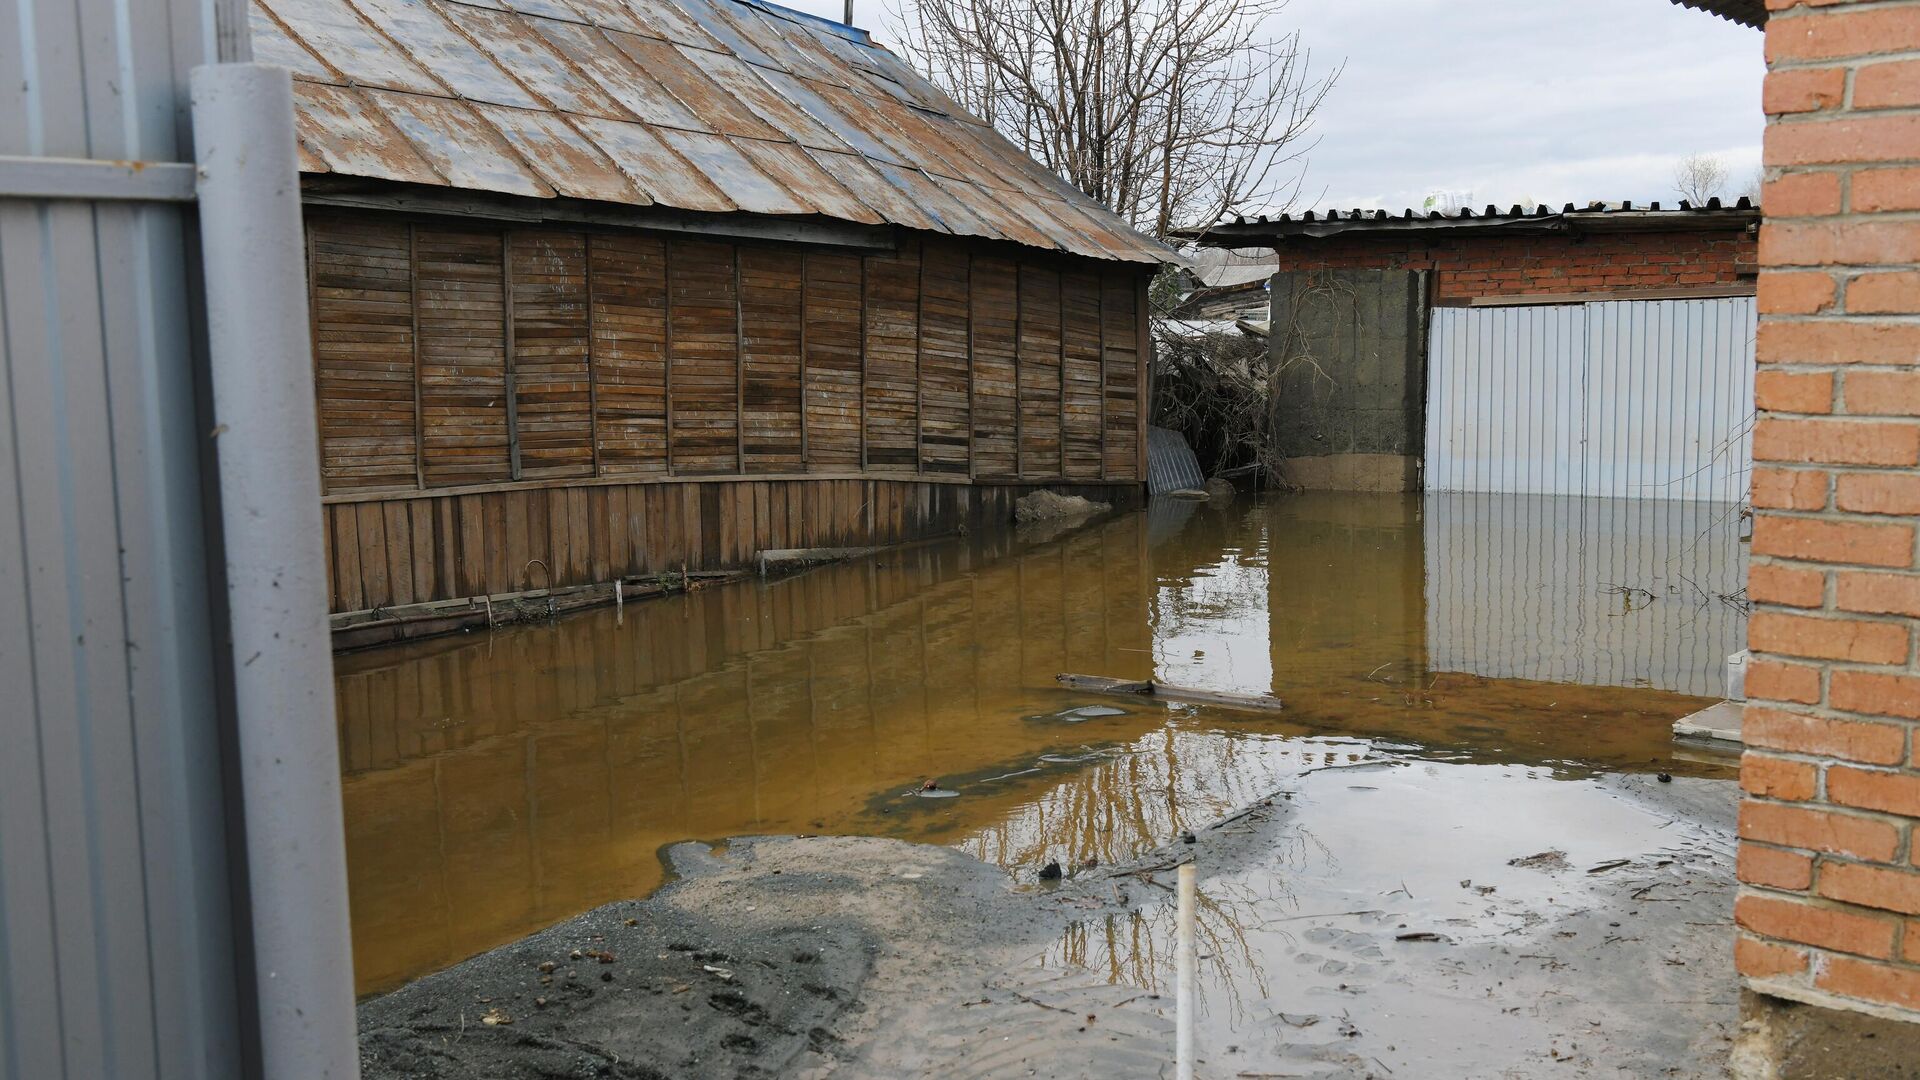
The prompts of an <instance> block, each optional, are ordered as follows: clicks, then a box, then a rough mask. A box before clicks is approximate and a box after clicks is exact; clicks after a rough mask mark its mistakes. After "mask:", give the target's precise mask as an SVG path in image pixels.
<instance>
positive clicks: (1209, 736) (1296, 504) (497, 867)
mask: <svg viewBox="0 0 1920 1080" xmlns="http://www.w3.org/2000/svg"><path fill="white" fill-rule="evenodd" d="M1545 502H1546V503H1548V504H1551V503H1553V502H1554V501H1553V500H1546V501H1545ZM1495 503H1496V504H1495V505H1491V506H1468V505H1465V504H1462V503H1458V502H1452V501H1448V502H1436V501H1434V499H1432V498H1430V499H1429V500H1427V501H1426V502H1424V503H1423V502H1422V500H1420V499H1418V498H1404V497H1397V496H1383V497H1364V496H1332V497H1297V498H1289V499H1272V500H1241V501H1239V502H1236V503H1233V504H1231V505H1229V506H1227V507H1224V508H1221V507H1217V506H1213V505H1208V506H1191V505H1186V506H1179V505H1169V506H1162V507H1160V508H1157V509H1155V510H1153V511H1150V512H1149V513H1144V514H1134V515H1128V516H1123V517H1120V518H1117V519H1114V520H1111V521H1107V522H1104V523H1100V524H1096V525H1094V526H1091V527H1089V528H1086V529H1083V530H1079V531H1075V532H1071V533H1069V534H1067V535H1066V536H1064V537H1062V538H1060V539H1056V540H1051V541H1043V542H1034V541H1033V540H1032V539H1031V538H1016V537H1012V536H1001V537H996V538H992V539H973V540H958V541H953V542H948V543H942V544H935V545H927V546H922V547H917V548H911V549H905V550H900V551H894V552H888V553H886V554H883V555H880V556H877V557H874V558H871V559H866V560H862V561H857V562H853V563H847V564H841V565H836V566H828V567H822V568H818V569H816V570H813V571H811V572H809V573H807V574H804V575H801V576H799V577H796V578H791V579H788V580H784V581H779V582H773V583H769V584H765V585H762V584H758V583H742V584H737V585H726V586H717V587H714V588H710V589H705V590H700V591H697V592H695V593H693V594H690V595H685V596H678V597H673V598H669V599H664V600H654V601H648V602H644V603H637V604H633V605H629V606H628V607H627V608H626V610H625V611H624V612H620V613H616V612H614V611H610V610H602V611H597V612H592V613H587V614H583V615H578V616H574V617H571V618H567V619H563V620H560V621H558V622H556V623H553V624H550V625H535V626H525V627H516V628H510V629H503V630H500V631H497V632H494V633H491V634H486V635H475V636H463V637H457V638H451V639H442V640H439V641H432V642H424V643H420V644H417V645H412V646H406V647H401V648H395V649H386V650H381V651H378V652H370V653H363V654H355V655H346V656H342V657H341V658H339V661H338V663H337V665H336V668H337V677H336V687H337V691H338V699H339V731H340V740H341V755H342V761H343V763H344V769H345V777H344V789H345V791H344V797H345V804H346V805H345V809H346V818H347V829H348V849H349V850H348V859H349V869H350V881H351V887H352V900H353V916H354V935H355V964H356V970H357V972H358V973H359V979H360V986H361V990H362V991H363V992H374V991H378V990H382V989H386V988H390V987H392V986H395V985H398V984H399V983H401V982H404V981H405V980H407V979H409V978H413V977H416V976H418V975H420V974H422V973H425V972H427V971H431V970H435V969H437V968H439V967H443V966H445V965H447V964H449V963H452V962H454V961H457V960H459V959H461V958H463V957H465V956H468V955H472V954H473V953H476V952H479V951H482V950H484V949H487V948H490V947H492V946H494V945H497V944H500V943H503V942H505V941H509V940H512V939H514V938H516V937H519V936H521V935H523V934H526V933H528V932H531V931H532V930H535V929H537V928H539V927H542V926H545V925H548V924H550V923H552V922H555V921H558V920H560V919H563V918H566V917H568V916H570V915H573V914H576V913H578V912H580V911H583V910H586V909H587V908H590V907H593V906H596V905H598V904H600V903H604V902H607V901H609V900H613V899H618V898H624V897H629V896H633V895H636V894H642V893H645V892H647V891H649V890H651V889H652V888H654V887H656V886H657V885H658V884H660V882H661V880H662V873H663V871H662V868H661V865H660V862H659V859H658V851H659V849H660V848H661V847H662V846H663V845H665V844H669V843H673V842H676V841H679V840H684V839H693V838H707V839H718V838H721V837H725V836H729V835H739V834H744V833H756V832H757V833H780V832H858V833H869V834H882V835H896V836H902V837H907V838H910V839H916V840H932V841H938V842H946V843H953V844H957V845H959V846H961V847H962V848H964V849H965V850H968V851H970V852H972V853H974V854H976V855H978V856H980V857H982V858H985V859H989V860H991V861H994V862H997V863H999V864H1001V865H1004V866H1007V867H1009V868H1011V869H1014V870H1016V871H1018V872H1031V870H1032V869H1034V868H1037V867H1038V866H1039V865H1042V864H1044V862H1046V861H1048V860H1050V859H1059V860H1061V861H1062V862H1063V863H1065V864H1067V865H1077V864H1078V863H1080V862H1083V861H1084V860H1086V859H1098V860H1101V861H1112V860H1115V859H1120V858H1125V857H1127V856H1128V855H1131V854H1134V853H1136V852H1138V851H1140V850H1142V849H1145V848H1148V847H1152V846H1154V845H1157V844H1160V843H1164V842H1165V841H1166V840H1167V839H1169V838H1170V837H1172V836H1176V835H1178V833H1179V832H1180V831H1181V830H1183V829H1187V828H1193V827H1196V826H1198V825H1200V824H1202V823H1204V822H1206V821H1209V820H1212V819H1213V818H1216V817H1218V816H1219V815H1220V814H1222V813H1225V812H1227V811H1228V810H1230V809H1232V808H1235V807H1238V806H1242V805H1245V804H1247V803H1248V802H1251V801H1254V800H1257V799H1260V798H1263V797H1265V796H1266V795H1268V794H1270V793H1272V792H1273V791H1275V790H1277V789H1279V788H1281V787H1283V786H1284V785H1285V784H1286V783H1287V782H1288V778H1290V777H1296V776H1298V775H1300V774H1301V772H1302V771H1303V770H1306V769H1310V768H1313V767H1316V766H1324V765H1328V764H1340V763H1343V762H1350V761H1352V760H1353V759H1354V758H1355V757H1356V756H1357V755H1361V754H1364V753H1366V752H1367V750H1368V748H1369V747H1370V746H1372V745H1376V744H1379V743H1383V742H1384V743H1386V744H1390V745H1394V746H1412V745H1418V746H1421V747H1423V748H1425V749H1424V751H1423V752H1425V753H1429V754H1432V755H1435V756H1439V757H1443V758H1452V759H1458V760H1477V761H1509V762H1551V763H1554V765H1555V768H1556V769H1557V770H1558V771H1560V772H1576V773H1577V772H1578V771H1580V770H1581V769H1591V768H1597V767H1607V766H1615V767H1629V765H1630V767H1634V768H1642V769H1645V768H1655V767H1659V768H1668V769H1689V768H1695V769H1698V768H1707V769H1711V768H1714V767H1713V766H1691V765H1689V764H1688V763H1686V762H1682V761H1675V760H1673V758H1672V755H1671V752H1670V748H1669V745H1668V740H1667V738H1666V727H1665V726H1666V725H1667V724H1668V723H1670V722H1671V720H1672V719H1673V718H1674V717H1675V716H1677V715H1680V714H1681V713H1683V712H1686V711H1688V710H1690V709H1691V708H1693V707H1696V706H1697V704H1698V702H1697V701H1696V700H1695V699H1693V698H1690V697H1684V696H1682V695H1680V694H1676V693H1671V692H1663V691H1660V690H1640V691H1634V692H1622V691H1620V690H1618V689H1614V688H1611V687H1614V686H1653V687H1666V688H1668V689H1670V690H1685V691H1689V692H1692V693H1701V692H1707V693H1712V692H1716V691H1717V684H1715V683H1714V682H1713V679H1714V678H1715V677H1716V676H1715V674H1714V673H1715V672H1717V670H1718V668H1717V667H1716V666H1715V665H1712V664H1709V663H1707V662H1706V659H1705V658H1704V657H1705V656H1706V654H1708V653H1711V652H1713V651H1715V650H1717V651H1718V654H1719V655H1720V656H1724V655H1725V653H1726V652H1728V651H1731V649H1732V648H1737V647H1738V645H1737V642H1738V639H1739V636H1740V633H1741V623H1742V619H1741V615H1740V612H1739V611H1738V610H1737V608H1735V607H1733V606H1732V605H1730V604H1727V603H1724V602H1721V601H1719V600H1718V599H1715V600H1714V602H1712V603H1689V604H1687V605H1686V606H1685V612H1684V613H1683V612H1682V607H1683V603H1682V601H1681V600H1679V599H1676V596H1677V595H1679V594H1676V593H1673V592H1670V591H1667V585H1668V584H1670V583H1672V582H1677V581H1680V580H1682V579H1683V578H1684V579H1688V580H1692V581H1694V582H1698V583H1700V585H1701V587H1702V588H1703V589H1713V588H1716V587H1720V586H1721V585H1724V583H1725V582H1726V581H1729V580H1735V581H1737V580H1738V576H1737V575H1738V572H1739V571H1738V567H1737V560H1738V558H1739V557H1740V555H1739V547H1738V544H1737V543H1735V542H1734V540H1733V537H1732V534H1731V528H1727V529H1722V530H1721V531H1720V532H1718V533H1709V534H1707V535H1705V537H1704V538H1701V539H1697V540H1696V539H1694V538H1693V537H1688V539H1689V540H1693V541H1694V542H1692V544H1691V546H1686V545H1681V544H1678V542H1677V541H1665V540H1663V541H1660V542H1659V543H1649V544H1648V546H1646V548H1645V551H1646V552H1647V554H1644V555H1642V554H1633V555H1630V556H1619V557H1614V556H1610V555H1609V553H1610V552H1616V551H1618V550H1622V549H1623V545H1624V544H1625V541H1622V540H1621V539H1620V535H1619V534H1618V533H1609V532H1608V531H1607V530H1606V529H1605V528H1599V527H1596V528H1595V529H1593V530H1591V531H1589V532H1588V533H1584V534H1581V535H1582V536H1584V537H1585V539H1583V540H1581V541H1580V542H1579V543H1573V542H1572V541H1570V540H1567V541H1564V542H1563V540H1562V539H1558V538H1560V537H1561V534H1562V532H1563V531H1564V530H1565V529H1567V528H1568V521H1569V519H1568V518H1567V517H1566V516H1565V514H1563V513H1562V512H1560V511H1559V509H1558V508H1556V507H1552V506H1548V507H1546V509H1545V510H1543V509H1542V508H1541V506H1540V504H1538V503H1535V504H1534V505H1533V506H1532V507H1531V508H1530V507H1529V506H1528V505H1522V504H1521V503H1519V502H1509V503H1506V504H1499V503H1498V501H1497V500H1496V501H1495ZM1546 510H1552V511H1553V512H1551V513H1549V512H1546ZM1473 515H1481V516H1482V517H1483V518H1487V519H1489V520H1498V521H1500V522H1501V523H1502V524H1501V525H1500V527H1499V528H1498V529H1496V530H1487V531H1482V532H1479V533H1476V532H1475V530H1474V529H1473V528H1472V527H1471V524H1470V523H1471V520H1472V517H1473ZM1528 515H1537V517H1536V518H1533V519H1532V520H1538V521H1540V522H1541V523H1542V524H1541V525H1540V526H1539V528H1541V529H1544V530H1546V531H1547V532H1548V533H1550V534H1552V537H1550V538H1549V539H1547V540H1536V541H1528V542H1524V543H1523V542H1521V541H1520V540H1518V539H1514V538H1516V537H1520V536H1522V535H1524V534H1525V522H1526V521H1527V520H1530V519H1529V516H1528ZM1579 520H1585V521H1604V520H1611V519H1606V518H1604V516H1599V517H1596V516H1589V517H1588V518H1585V519H1579ZM1648 520H1649V519H1647V518H1645V517H1639V518H1634V517H1629V518H1628V519H1625V521H1624V524H1621V525H1619V529H1622V530H1624V531H1625V535H1626V537H1627V539H1628V540H1631V541H1633V542H1635V543H1639V542H1642V541H1644V540H1645V537H1644V533H1640V532H1635V530H1637V529H1638V530H1644V529H1645V528H1648V527H1649V526H1648V525H1647V521H1648ZM1698 524H1700V522H1699V521H1697V520H1693V519H1688V520H1685V521H1680V520H1678V519H1676V521H1675V522H1673V523H1670V527H1669V529H1668V532H1667V533H1664V534H1662V535H1670V536H1673V537H1680V536H1683V535H1684V534H1686V533H1687V531H1688V530H1689V529H1692V528H1694V527H1695V526H1696V525H1698ZM1496 541H1498V542H1496ZM1634 550H1635V551H1636V552H1637V551H1639V550H1640V549H1634ZM1534 553H1547V554H1549V555H1550V556H1551V558H1548V559H1547V560H1546V561H1545V562H1537V561H1529V560H1533V559H1534V558H1535V555H1534ZM1610 558H1611V559H1612V561H1609V559H1610ZM1620 558H1627V559H1628V560H1629V562H1632V561H1633V560H1639V561H1641V562H1650V563H1657V564H1658V565H1657V566H1631V565H1629V566H1626V567H1625V568H1624V569H1622V564H1621V563H1620ZM1556 560H1557V561H1556ZM1710 567H1712V568H1714V569H1710ZM1631 570H1646V571H1648V574H1647V576H1644V577H1638V578H1636V577H1634V576H1633V574H1631V573H1629V572H1627V571H1631ZM1716 574H1718V575H1719V576H1715V575H1716ZM1728 575H1732V576H1731V577H1729V576H1728ZM1615 578H1618V579H1621V580H1619V581H1617V582H1616V581H1615V580H1614V579H1615ZM1632 581H1646V582H1649V583H1652V584H1648V585H1645V586H1643V587H1644V588H1647V589H1648V590H1649V591H1650V592H1652V594H1653V595H1654V596H1655V599H1654V600H1652V601H1650V602H1647V603H1645V604H1643V605H1642V606H1640V607H1638V608H1635V607H1633V606H1632V603H1633V601H1632V600H1629V601H1627V602H1624V605H1623V601H1622V600H1621V598H1620V596H1619V595H1617V594H1613V593H1608V592H1604V591H1601V590H1603V589H1604V588H1605V586H1606V584H1608V583H1618V584H1626V583H1628V582H1632ZM1528 582H1538V583H1542V584H1540V585H1539V586H1538V587H1534V588H1532V589H1531V590H1529V588H1528V586H1527V583H1528ZM1656 585H1657V587H1656ZM1589 593H1592V594H1593V595H1591V596H1590V595H1589ZM1689 595H1691V594H1689ZM1662 605H1666V607H1664V608H1663V607H1662ZM1620 606H1626V607H1627V608H1628V610H1627V611H1626V612H1625V613H1624V614H1622V615H1620V616H1619V617H1617V618H1615V617H1613V616H1611V615H1609V614H1608V612H1609V611H1611V610H1614V609H1615V608H1617V607H1620ZM1649 612H1652V613H1654V614H1656V615H1659V616H1660V617H1661V619H1648V618H1645V617H1644V616H1646V615H1647V614H1648V613H1649ZM1522 620H1526V621H1525V622H1522ZM1661 620H1664V621H1661ZM1690 636H1691V638H1697V639H1698V640H1699V641H1701V642H1704V644H1701V645H1699V646H1698V650H1697V651H1699V652H1700V653H1701V656H1699V657H1693V656H1691V655H1690V654H1686V653H1685V652H1684V651H1683V645H1682V643H1683V642H1684V641H1686V640H1688V639H1689V638H1690ZM1643 637H1644V638H1647V639H1649V640H1645V641H1643V640H1641V639H1642V638H1643ZM1676 656H1679V657H1680V659H1678V660H1676V659H1675V657H1676ZM1443 668H1445V669H1444V670H1443ZM1063 671H1074V672H1084V673H1093V674H1104V675H1114V676H1119V677H1125V678H1143V677H1147V676H1149V675H1152V676H1153V677H1156V678H1159V679H1161V680H1162V681H1166V682H1172V683H1185V684H1191V685H1204V686H1212V687H1222V688H1231V689H1238V690H1246V691H1271V692H1273V693H1276V694H1278V695H1280V696H1281V697H1282V698H1284V699H1285V700H1286V702H1287V705H1288V710H1287V711H1286V712H1285V713H1284V714H1282V715H1281V716H1279V717H1278V718H1277V719H1276V718H1273V717H1270V716H1255V715H1249V714H1234V713H1229V712H1226V711H1221V710H1208V709H1195V708H1185V707H1176V708H1166V707H1162V706H1151V705H1147V704H1145V703H1133V702H1127V701H1118V702H1117V703H1116V702H1115V701H1114V700H1113V699H1098V698H1093V697H1083V696H1077V695H1072V694H1068V693H1066V692H1064V691H1062V690H1060V689H1058V688H1057V686H1056V685H1055V683H1054V676H1055V675H1056V674H1057V673H1059V672H1063ZM1514 676H1518V678H1515V677H1514ZM1564 678H1573V679H1581V678H1586V679H1590V680H1593V681H1596V682H1604V683H1607V684H1609V685H1608V686H1584V687H1583V686H1579V685H1568V684H1565V683H1559V682H1553V681H1549V680H1553V679H1564ZM1093 704H1103V705H1115V704H1117V705H1118V706H1119V708H1118V709H1117V710H1113V711H1114V712H1115V713H1116V714H1115V715H1103V716H1097V717H1092V718H1088V717H1085V716H1082V715H1078V714H1074V713H1072V712H1071V710H1072V709H1074V708H1075V707H1079V706H1086V705H1093ZM926 778H939V779H941V781H942V783H943V784H945V785H946V786H949V787H954V788H957V789H959V790H960V792H961V796H960V797H959V798H952V799H939V800H934V799H917V798H912V797H907V796H905V795H903V793H904V792H907V791H910V790H911V789H913V788H916V787H917V786H918V784H919V783H920V781H922V780H923V779H926ZM1217 902H1222V903H1224V902H1225V901H1224V900H1219V901H1217ZM1116 932H1118V931H1116ZM1222 947H1223V948H1224V947H1227V944H1226V943H1223V944H1222Z"/></svg>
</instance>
